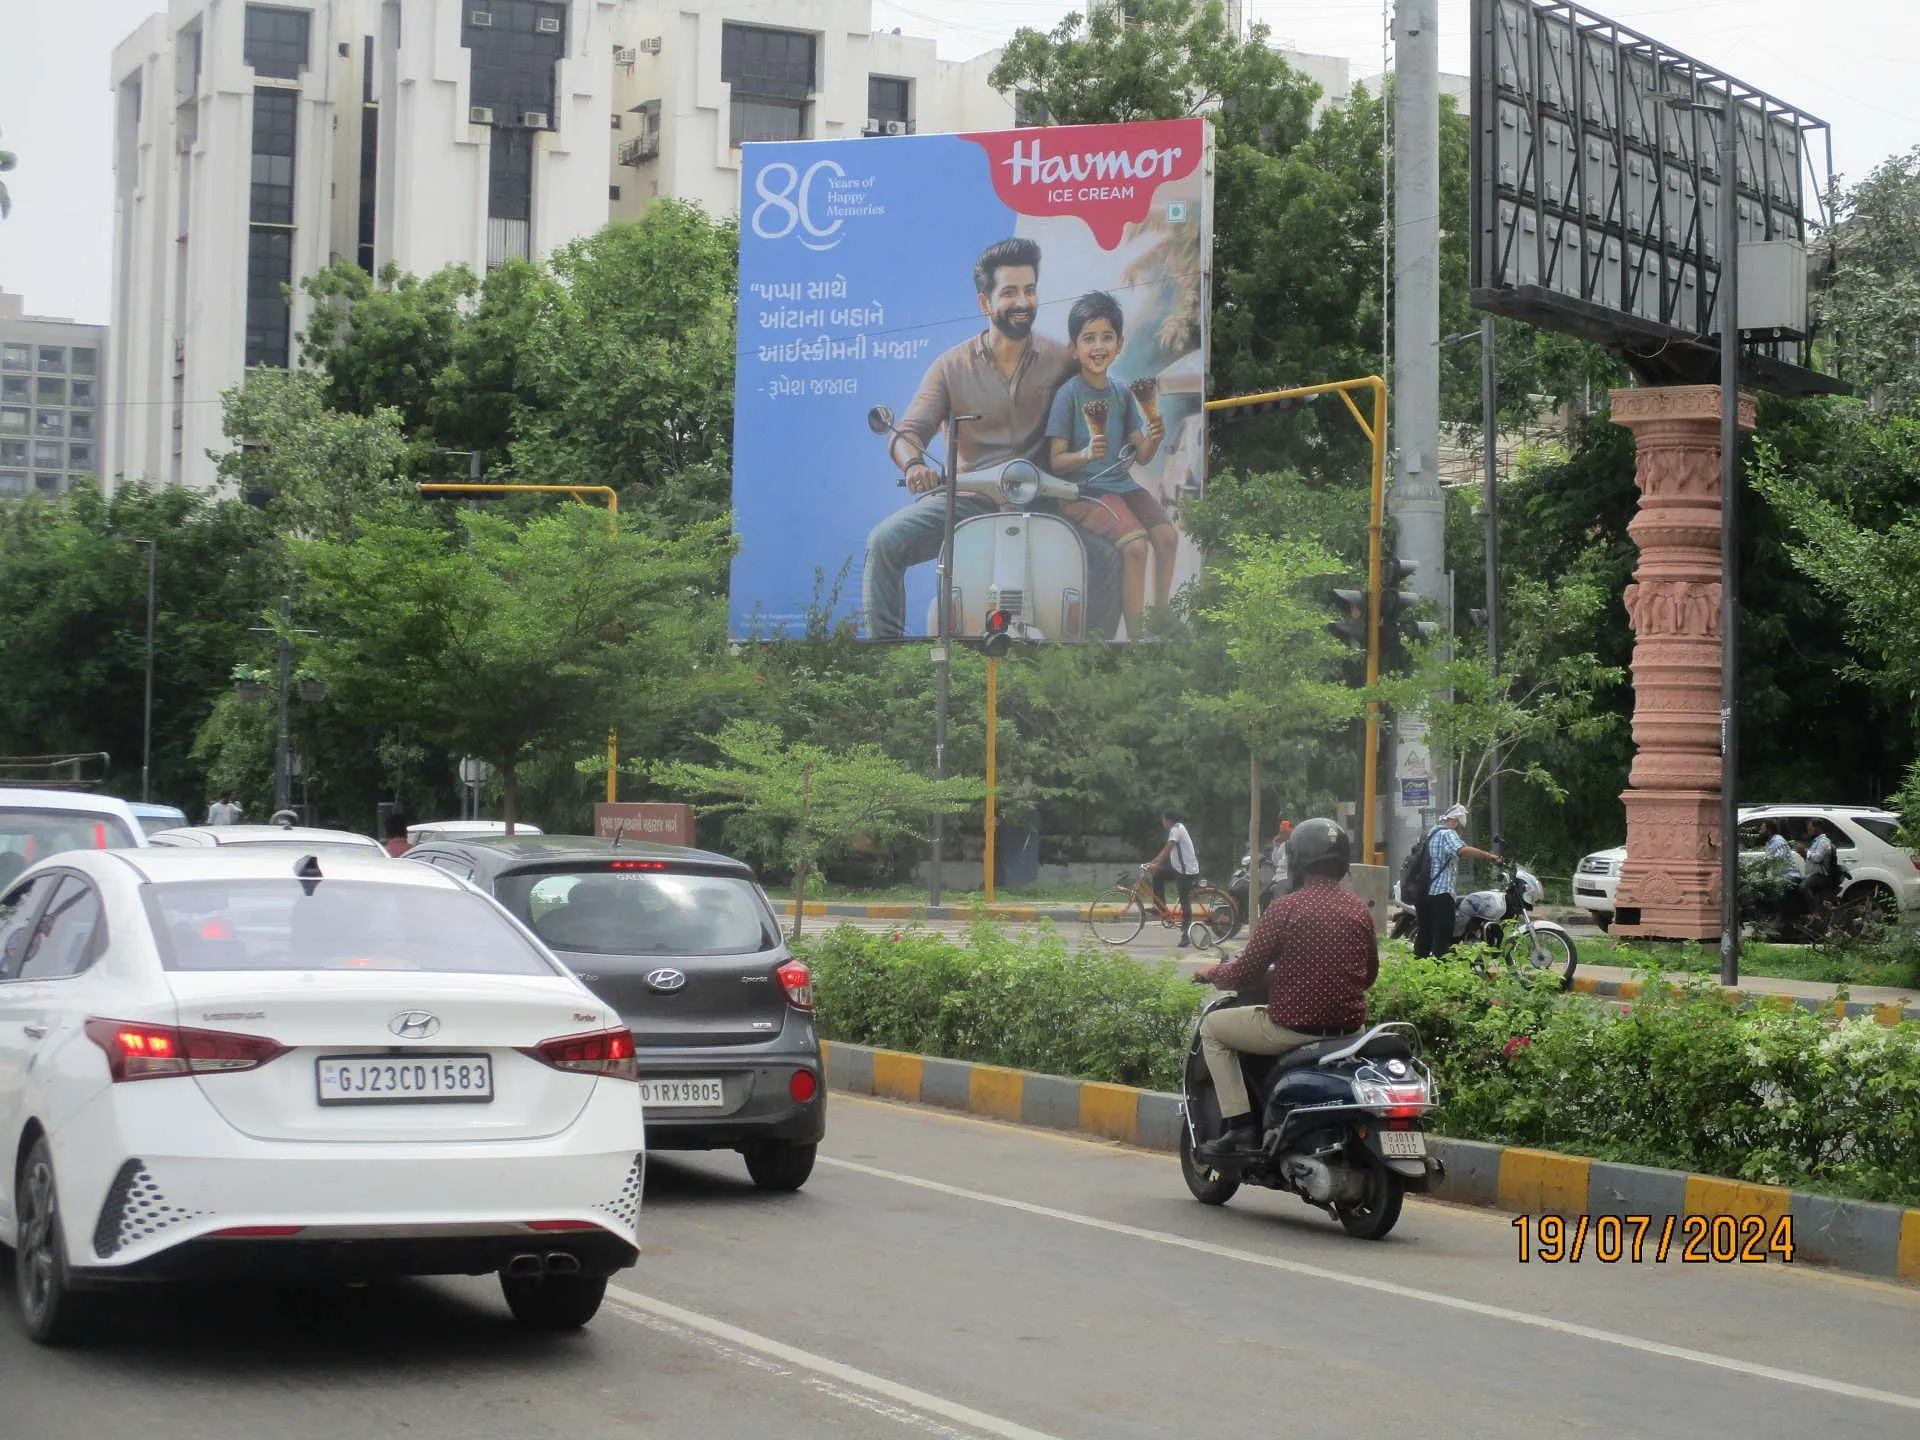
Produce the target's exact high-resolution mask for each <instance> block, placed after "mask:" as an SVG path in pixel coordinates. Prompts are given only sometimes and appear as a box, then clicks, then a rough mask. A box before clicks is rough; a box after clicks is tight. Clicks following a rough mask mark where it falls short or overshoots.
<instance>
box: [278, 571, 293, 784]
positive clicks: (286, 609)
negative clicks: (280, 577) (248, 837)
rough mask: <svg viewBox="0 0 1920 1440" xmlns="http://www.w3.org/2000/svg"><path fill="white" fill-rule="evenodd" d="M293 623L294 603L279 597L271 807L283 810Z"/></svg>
mask: <svg viewBox="0 0 1920 1440" xmlns="http://www.w3.org/2000/svg"><path fill="white" fill-rule="evenodd" d="M292 623H293V600H292V598H291V597H290V596H286V595H282V596H281V597H280V628H279V631H278V632H277V634H276V636H275V638H276V639H277V640H278V641H279V644H280V696H279V698H280V720H279V725H278V728H277V729H276V731H275V733H274V738H273V808H274V810H275V812H276V813H277V812H279V811H281V810H285V809H286V808H287V807H288V806H289V805H290V804H291V803H292V800H293V777H292V775H291V773H290V772H289V769H288V756H289V754H290V753H291V746H290V744H289V742H288V735H287V698H288V696H287V692H288V691H289V690H291V689H292V688H293V642H292V641H291V640H289V639H288V638H287V627H288V626H289V625H291V624H292Z"/></svg>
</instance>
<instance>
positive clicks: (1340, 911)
mask: <svg viewBox="0 0 1920 1440" xmlns="http://www.w3.org/2000/svg"><path fill="white" fill-rule="evenodd" d="M1269 966H1271V967H1272V969H1273V980H1272V986H1271V989H1270V990H1269V992H1268V1000H1267V1017H1268V1018H1269V1019H1270V1020H1272V1021H1273V1023H1274V1024H1276V1025H1284V1026H1285V1027H1286V1028H1287V1029H1289V1030H1332V1031H1345V1030H1358V1029H1359V1028H1360V1027H1361V1026H1362V1025H1365V1024H1366V1023H1367V987H1368V986H1369V985H1371V984H1373V981H1374V977H1375V976H1377V975H1378V974H1379V973H1380V943H1379V940H1378V938H1377V937H1376V936H1375V935H1374V932H1373V916H1372V915H1371V914H1370V913H1369V912H1368V910H1367V902H1366V901H1364V900H1362V899H1361V898H1360V897H1359V896H1358V895H1355V894H1354V893H1353V892H1352V891H1350V890H1343V889H1341V888H1340V882H1339V881H1337V880H1335V879H1333V878H1332V877H1330V876H1326V875H1309V876H1307V878H1306V883H1305V884H1304V885H1302V886H1301V887H1300V888H1299V889H1298V890H1296V891H1294V892H1293V893H1292V894H1291V895H1282V896H1281V897H1280V898H1279V899H1278V900H1275V901H1274V902H1273V903H1272V904H1271V905H1269V906H1268V907H1267V909H1266V913H1265V914H1264V915H1262V916H1261V917H1260V922H1259V923H1258V924H1257V925H1255V926H1254V927H1253V934H1252V935H1251V936H1250V937H1249V938H1248V940H1247V946H1246V948H1245V949H1244V950H1242V951H1241V952H1240V953H1239V954H1238V955H1236V956H1235V957H1234V958H1233V959H1232V960H1231V961H1229V962H1228V963H1226V964H1225V965H1216V966H1214V967H1213V968H1212V969H1211V970H1206V971H1203V972H1202V978H1203V979H1205V980H1207V981H1208V982H1210V983H1212V984H1215V985H1218V986H1220V987H1221V988H1222V989H1238V988H1241V987H1243V986H1245V985H1247V984H1249V983H1250V982H1252V981H1254V980H1257V979H1258V978H1259V977H1260V976H1261V975H1263V974H1265V973H1266V971H1267V969H1268V967H1269Z"/></svg>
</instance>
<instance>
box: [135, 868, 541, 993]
mask: <svg viewBox="0 0 1920 1440" xmlns="http://www.w3.org/2000/svg"><path fill="white" fill-rule="evenodd" d="M143 894H144V898H145V900H146V905H147V917H148V919H149V920H150V921H151V923H152V925H153V932H154V936H155V938H156V939H157V940H158V941H159V948H160V961H161V963H162V964H163V965H165V966H166V968H167V969H169V970H424V971H433V972H438V973H443V974H482V975H551V974H553V973H554V970H553V965H552V963H551V962H550V961H549V960H548V959H547V958H546V957H545V956H544V955H542V954H541V953H540V951H539V948H538V947H537V946H534V945H529V944H528V943H527V938H526V936H525V935H523V934H522V933H521V932H520V930H519V929H518V927H516V926H515V925H513V924H512V923H511V922H510V921H509V920H508V919H507V918H506V916H504V915H502V914H501V913H500V912H499V911H498V910H497V909H495V908H494V907H493V906H492V905H490V904H488V903H487V901H486V899H485V897H483V896H480V895H475V894H472V893H471V892H461V891H451V890H438V889H428V888H426V887H424V886H414V885H382V884H378V883H376V882H372V881H365V880H359V881H356V880H322V881H319V882H318V883H317V884H314V885H313V893H312V894H308V893H307V889H306V886H305V885H303V884H302V883H301V882H300V881H298V880H293V879H286V880H225V881H207V880H193V881H179V882H174V883H171V884H164V885H149V886H147V887H146V888H145V890H144V892H143Z"/></svg>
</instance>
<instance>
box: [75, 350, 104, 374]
mask: <svg viewBox="0 0 1920 1440" xmlns="http://www.w3.org/2000/svg"><path fill="white" fill-rule="evenodd" d="M72 359H73V365H72V369H73V373H74V374H76V375H92V374H94V373H95V372H96V371H97V369H98V367H99V353H98V352H97V351H95V350H93V349H91V348H89V347H86V346H80V345H76V346H75V347H74V349H73V356H72Z"/></svg>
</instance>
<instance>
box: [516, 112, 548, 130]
mask: <svg viewBox="0 0 1920 1440" xmlns="http://www.w3.org/2000/svg"><path fill="white" fill-rule="evenodd" d="M520 123H521V124H522V125H524V126H526V127H527V129H529V130H545V129H547V128H548V127H547V112H546V111H544V110H523V111H521V112H520Z"/></svg>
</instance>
